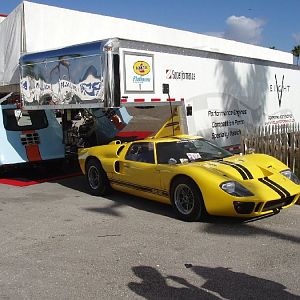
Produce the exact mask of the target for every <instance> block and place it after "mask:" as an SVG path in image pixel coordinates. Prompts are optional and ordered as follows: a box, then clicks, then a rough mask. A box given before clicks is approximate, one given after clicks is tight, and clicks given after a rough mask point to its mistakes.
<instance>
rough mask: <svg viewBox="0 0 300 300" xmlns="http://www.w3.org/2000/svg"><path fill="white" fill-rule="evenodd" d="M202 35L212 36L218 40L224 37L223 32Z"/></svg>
mask: <svg viewBox="0 0 300 300" xmlns="http://www.w3.org/2000/svg"><path fill="white" fill-rule="evenodd" d="M204 34H206V35H210V36H214V37H219V38H223V37H224V32H204Z"/></svg>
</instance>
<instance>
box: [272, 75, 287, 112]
mask: <svg viewBox="0 0 300 300" xmlns="http://www.w3.org/2000/svg"><path fill="white" fill-rule="evenodd" d="M290 88H291V86H290V85H287V84H284V75H282V77H281V80H280V78H278V77H277V75H276V74H275V84H270V86H269V91H270V92H275V93H276V94H277V100H278V105H279V107H281V102H282V95H283V93H288V92H289V91H290Z"/></svg>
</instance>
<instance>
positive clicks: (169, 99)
mask: <svg viewBox="0 0 300 300" xmlns="http://www.w3.org/2000/svg"><path fill="white" fill-rule="evenodd" d="M167 101H176V99H175V98H168V99H167Z"/></svg>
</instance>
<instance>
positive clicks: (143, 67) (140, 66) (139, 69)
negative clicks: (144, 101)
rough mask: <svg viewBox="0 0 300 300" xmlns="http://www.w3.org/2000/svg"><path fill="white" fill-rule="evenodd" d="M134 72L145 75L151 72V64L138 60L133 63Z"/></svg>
mask: <svg viewBox="0 0 300 300" xmlns="http://www.w3.org/2000/svg"><path fill="white" fill-rule="evenodd" d="M133 70H134V73H135V74H137V75H141V76H145V75H147V74H149V72H150V65H149V64H148V63H147V62H146V61H141V60H139V61H137V62H135V63H134V65H133Z"/></svg>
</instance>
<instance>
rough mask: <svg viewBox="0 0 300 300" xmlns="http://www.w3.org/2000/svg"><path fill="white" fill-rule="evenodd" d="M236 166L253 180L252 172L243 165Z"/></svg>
mask: <svg viewBox="0 0 300 300" xmlns="http://www.w3.org/2000/svg"><path fill="white" fill-rule="evenodd" d="M235 165H236V166H239V167H240V168H241V169H243V171H244V172H245V173H246V174H247V175H248V178H249V179H253V175H252V174H251V172H250V171H249V170H248V169H247V168H246V167H245V166H243V165H241V164H235Z"/></svg>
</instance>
